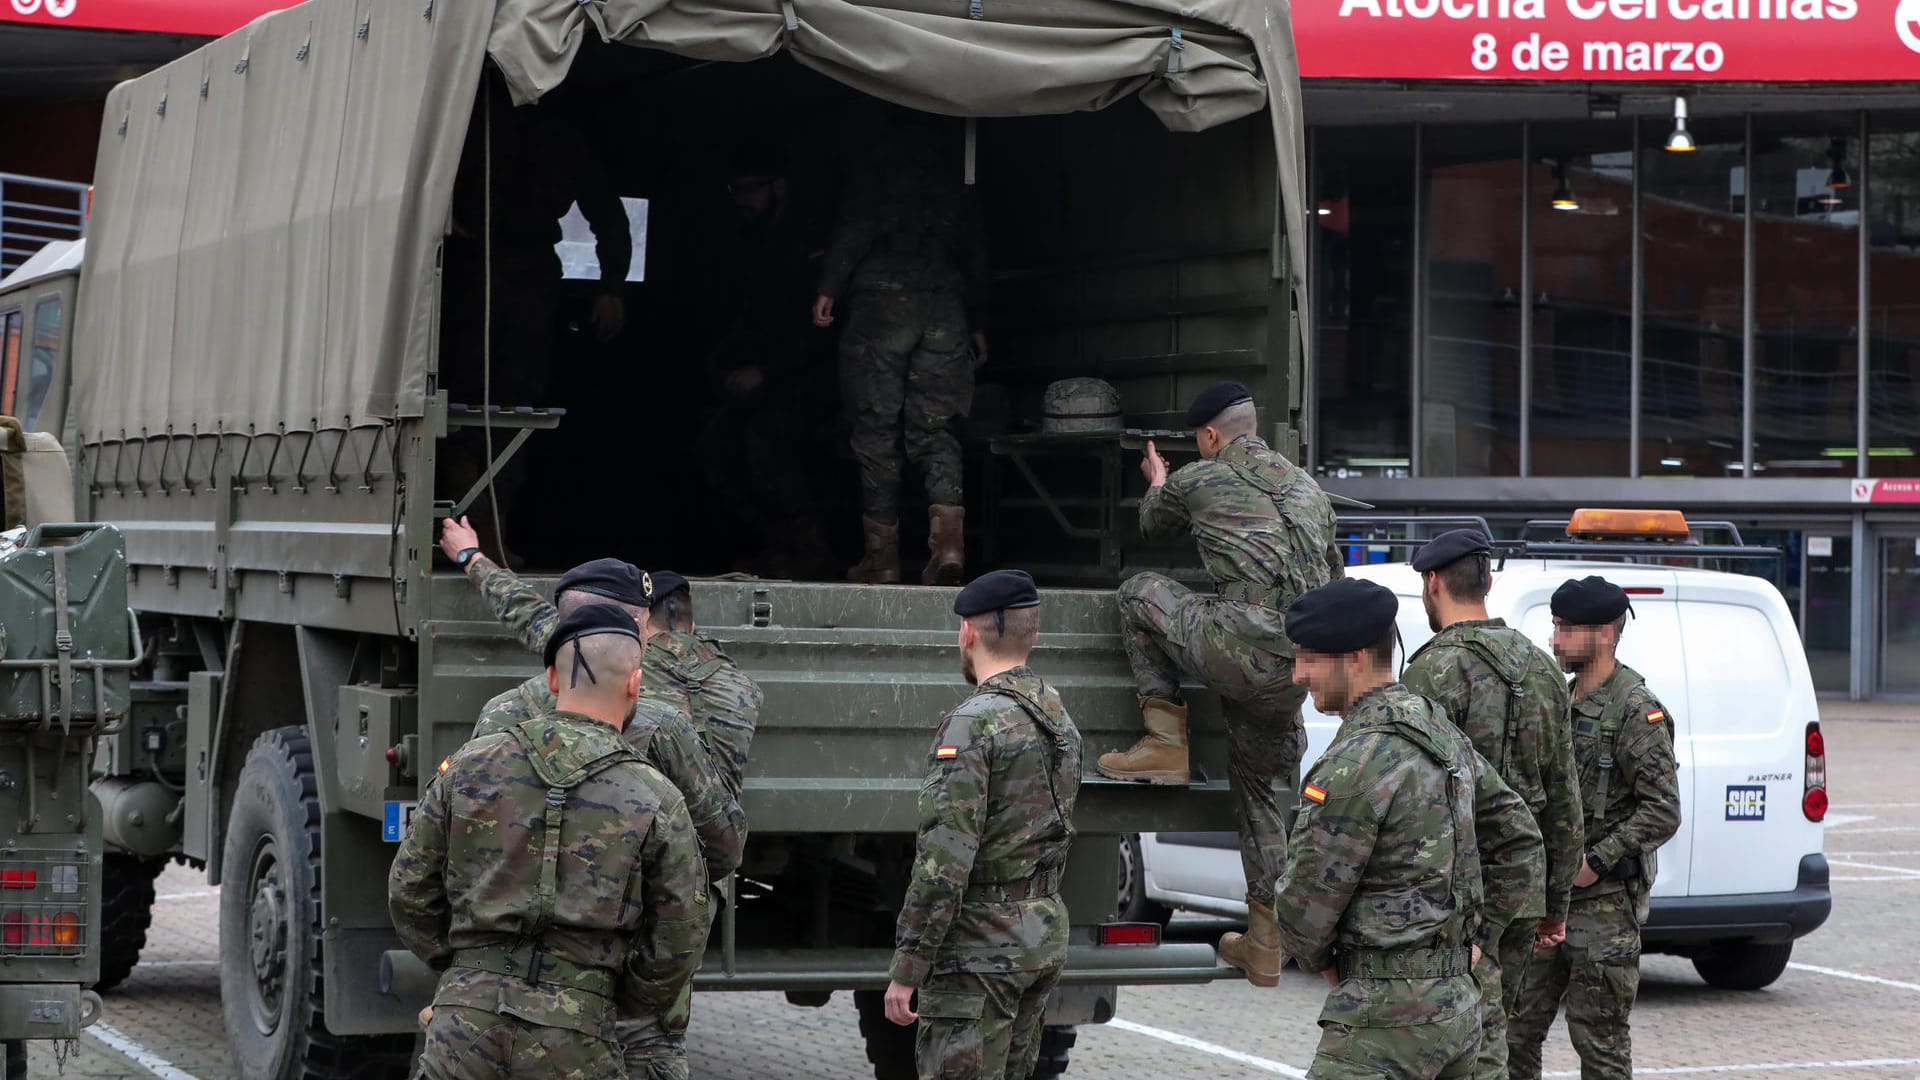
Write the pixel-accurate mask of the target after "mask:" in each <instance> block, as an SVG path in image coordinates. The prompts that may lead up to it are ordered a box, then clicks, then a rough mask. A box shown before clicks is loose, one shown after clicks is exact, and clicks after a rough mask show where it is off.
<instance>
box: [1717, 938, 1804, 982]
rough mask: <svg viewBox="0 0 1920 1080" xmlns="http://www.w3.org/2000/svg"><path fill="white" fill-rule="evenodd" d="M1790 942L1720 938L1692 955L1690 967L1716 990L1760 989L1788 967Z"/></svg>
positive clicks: (1791, 952) (1791, 951) (1791, 947)
mask: <svg viewBox="0 0 1920 1080" xmlns="http://www.w3.org/2000/svg"><path fill="white" fill-rule="evenodd" d="M1792 956H1793V942H1791V941H1780V942H1762V941H1721V942H1716V943H1714V944H1713V945H1710V946H1708V947H1707V949H1706V951H1705V952H1699V953H1695V954H1694V955H1693V970H1695V971H1697V972H1699V973H1700V977H1701V978H1703V979H1705V980H1707V985H1708V986H1711V987H1714V988H1715V989H1718V990H1761V989H1764V988H1766V987H1769V986H1772V985H1773V981H1774V980H1775V979H1778V978H1779V977H1780V973H1781V972H1783V971H1785V970H1787V960H1788V959H1789V958H1790V957H1792Z"/></svg>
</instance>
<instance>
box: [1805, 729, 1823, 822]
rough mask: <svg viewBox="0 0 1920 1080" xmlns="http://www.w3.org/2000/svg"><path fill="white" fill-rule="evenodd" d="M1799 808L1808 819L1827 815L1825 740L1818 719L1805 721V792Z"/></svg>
mask: <svg viewBox="0 0 1920 1080" xmlns="http://www.w3.org/2000/svg"><path fill="white" fill-rule="evenodd" d="M1800 810H1801V812H1802V813H1804V814H1806V815H1807V820H1808V821H1820V820H1823V819H1824V818H1825V817H1826V816H1827V740H1826V739H1825V737H1823V736H1822V735H1821V734H1820V721H1818V720H1809V721H1807V792H1806V794H1805V795H1803V796H1802V797H1801V799H1800Z"/></svg>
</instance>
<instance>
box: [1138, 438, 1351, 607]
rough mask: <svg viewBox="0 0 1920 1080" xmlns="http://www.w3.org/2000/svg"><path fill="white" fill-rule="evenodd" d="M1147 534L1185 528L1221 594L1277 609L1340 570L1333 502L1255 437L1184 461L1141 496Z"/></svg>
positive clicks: (1167, 534) (1156, 536)
mask: <svg viewBox="0 0 1920 1080" xmlns="http://www.w3.org/2000/svg"><path fill="white" fill-rule="evenodd" d="M1140 532H1141V533H1142V534H1143V535H1144V536H1146V538H1147V539H1148V540H1153V541H1166V540H1173V539H1177V538H1178V537H1179V536H1180V535H1181V534H1183V533H1189V532H1190V533H1191V534H1192V535H1193V539H1194V542H1195V543H1196V544H1198V545H1199V547H1200V561H1201V563H1202V564H1204V565H1205V566H1206V569H1207V573H1208V575H1210V576H1211V577H1212V578H1213V584H1214V587H1215V588H1216V589H1219V590H1220V591H1221V593H1222V595H1225V596H1228V597H1229V598H1238V597H1237V596H1236V594H1235V592H1234V589H1235V587H1245V588H1249V589H1251V590H1254V591H1255V592H1256V593H1261V592H1264V593H1267V594H1270V595H1269V596H1267V598H1265V599H1257V600H1255V602H1256V603H1260V604H1262V605H1263V606H1265V607H1268V608H1272V609H1274V610H1276V611H1284V610H1286V607H1287V605H1288V604H1290V603H1292V602H1293V598H1294V597H1296V596H1298V595H1300V594H1301V593H1303V592H1306V591H1307V590H1308V589H1311V588H1315V587H1317V586H1320V585H1325V584H1326V583H1327V581H1328V579H1329V578H1336V577H1340V576H1341V575H1342V574H1344V573H1345V572H1346V570H1345V567H1346V563H1345V560H1344V559H1342V558H1341V555H1340V550H1339V548H1337V547H1336V546H1335V545H1334V536H1335V527H1334V517H1333V504H1332V503H1331V502H1330V501H1328V499H1327V496H1326V494H1325V493H1324V492H1322V491H1321V490H1320V485H1319V484H1317V483H1315V482H1314V480H1313V477H1311V476H1308V475H1307V471H1306V470H1305V469H1302V468H1300V467H1299V466H1297V465H1295V464H1294V463H1293V462H1291V461H1288V460H1287V459H1286V458H1285V457H1282V456H1281V455H1280V454H1278V453H1276V452H1274V451H1273V450H1272V449H1270V448H1269V447H1268V446H1267V444H1266V443H1264V442H1262V441H1261V440H1260V437H1259V436H1257V435H1242V436H1241V437H1239V438H1237V439H1235V440H1233V442H1231V443H1229V444H1227V445H1226V446H1225V447H1224V448H1222V449H1221V451H1220V452H1219V453H1218V454H1216V455H1214V456H1213V457H1211V458H1202V459H1200V460H1199V461H1195V462H1190V463H1188V464H1186V465H1182V466H1181V467H1180V468H1178V469H1176V470H1174V472H1173V473H1172V474H1171V475H1169V476H1168V477H1167V482H1166V483H1165V484H1163V485H1161V486H1159V487H1153V488H1148V489H1147V493H1146V495H1145V496H1144V497H1142V498H1141V500H1140Z"/></svg>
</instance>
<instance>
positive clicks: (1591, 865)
mask: <svg viewBox="0 0 1920 1080" xmlns="http://www.w3.org/2000/svg"><path fill="white" fill-rule="evenodd" d="M1587 868H1588V869H1590V870H1592V871H1593V872H1594V873H1595V874H1598V875H1599V876H1601V877H1606V876H1607V864H1606V863H1603V862H1601V861H1600V856H1598V855H1596V854H1594V853H1593V852H1591V851H1589V852H1587Z"/></svg>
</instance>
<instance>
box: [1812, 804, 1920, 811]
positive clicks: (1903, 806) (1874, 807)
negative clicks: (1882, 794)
mask: <svg viewBox="0 0 1920 1080" xmlns="http://www.w3.org/2000/svg"><path fill="white" fill-rule="evenodd" d="M1916 806H1920V802H1857V803H1848V804H1847V805H1845V806H1835V807H1833V808H1832V809H1834V810H1839V811H1842V812H1845V813H1850V812H1852V811H1854V810H1911V809H1913V808H1914V807H1916Z"/></svg>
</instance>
